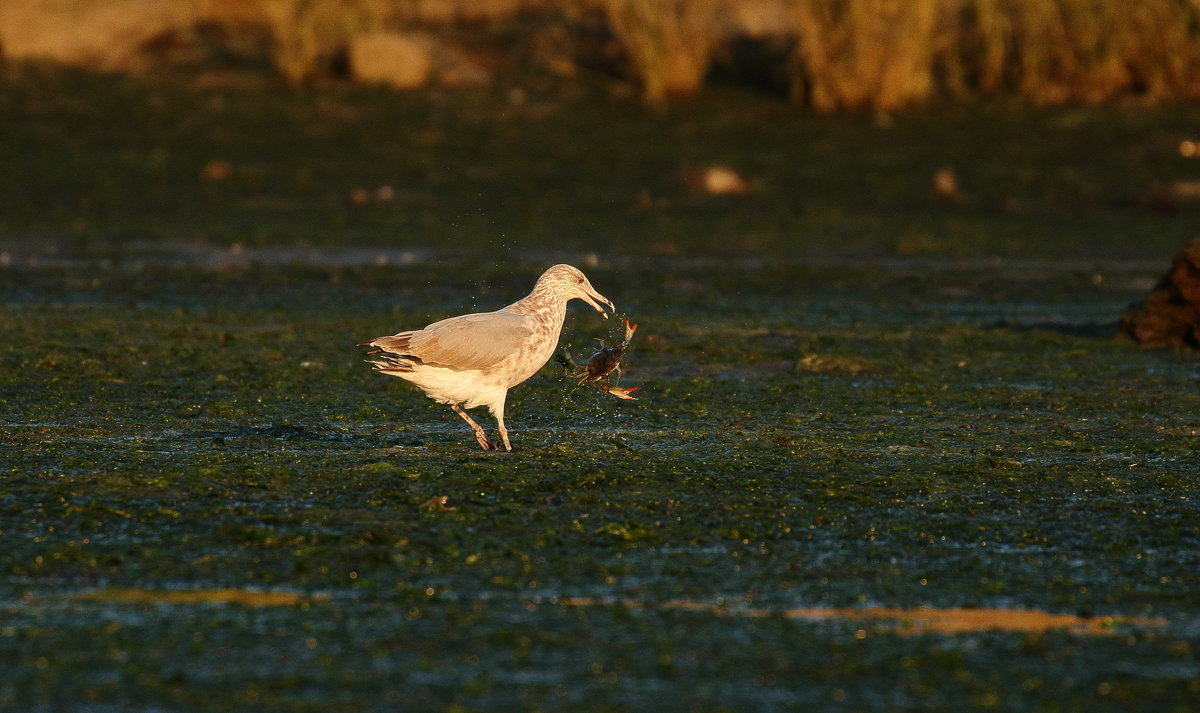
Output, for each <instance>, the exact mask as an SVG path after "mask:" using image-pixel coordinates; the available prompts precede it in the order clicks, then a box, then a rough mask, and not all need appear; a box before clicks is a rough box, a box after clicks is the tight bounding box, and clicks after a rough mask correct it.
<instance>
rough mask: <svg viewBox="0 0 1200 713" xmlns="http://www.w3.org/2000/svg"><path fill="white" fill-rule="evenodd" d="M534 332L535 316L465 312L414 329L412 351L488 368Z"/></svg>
mask: <svg viewBox="0 0 1200 713" xmlns="http://www.w3.org/2000/svg"><path fill="white" fill-rule="evenodd" d="M531 336H533V318H532V317H529V316H528V315H524V314H514V313H512V312H504V311H500V312H483V313H480V314H464V315H462V316H461V317H451V318H449V319H443V320H442V321H440V322H434V323H433V324H431V325H429V326H428V327H426V328H424V329H422V330H419V331H416V332H413V333H412V336H411V337H410V338H409V343H408V349H407V350H406V351H407V353H408V354H412V355H413V356H415V357H417V358H418V359H420V360H421V361H423V362H425V363H426V364H438V365H440V366H448V367H451V368H454V369H485V368H487V367H489V366H493V365H495V364H496V363H498V362H499V361H501V360H502V359H504V358H505V357H508V356H511V355H512V354H514V353H515V352H516V351H517V350H518V349H520V348H521V346H522V345H523V344H525V343H526V342H527V341H528V340H529V338H530V337H531Z"/></svg>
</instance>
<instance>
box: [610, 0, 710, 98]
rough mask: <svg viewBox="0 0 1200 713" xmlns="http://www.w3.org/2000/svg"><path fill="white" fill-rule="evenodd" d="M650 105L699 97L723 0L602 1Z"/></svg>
mask: <svg viewBox="0 0 1200 713" xmlns="http://www.w3.org/2000/svg"><path fill="white" fill-rule="evenodd" d="M602 6H603V9H604V12H605V16H606V17H607V19H608V23H609V26H610V27H611V29H612V31H613V34H615V35H616V36H617V38H618V39H619V40H620V41H621V43H622V44H623V45H624V46H625V50H626V52H628V54H629V59H630V63H631V65H632V67H633V71H634V72H635V73H636V74H637V76H638V79H639V80H640V81H641V83H642V93H643V96H644V98H645V99H646V101H647V102H648V103H650V104H663V103H665V102H666V101H667V100H668V99H669V98H670V97H673V96H686V95H689V94H695V93H696V92H697V91H699V90H700V87H701V86H702V85H703V84H704V76H705V74H706V73H707V72H708V67H709V62H710V59H711V53H712V49H713V47H714V45H715V44H716V42H717V37H718V33H717V28H716V23H715V19H716V14H717V11H718V9H719V3H718V0H603V4H602Z"/></svg>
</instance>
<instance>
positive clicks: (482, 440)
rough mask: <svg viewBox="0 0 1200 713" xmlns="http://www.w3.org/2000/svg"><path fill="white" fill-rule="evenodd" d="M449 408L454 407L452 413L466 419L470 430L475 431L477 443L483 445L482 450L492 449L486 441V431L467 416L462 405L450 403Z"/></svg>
mask: <svg viewBox="0 0 1200 713" xmlns="http://www.w3.org/2000/svg"><path fill="white" fill-rule="evenodd" d="M450 408H452V409H454V413H456V414H458V415H459V416H462V419H463V420H464V421H466V422H467V425H468V426H470V427H471V430H472V431H474V432H475V440H477V441H479V445H481V446H483V450H485V451H490V450H491V449H492V444H491V443H489V442H488V437H487V433H486V432H485V431H484V430H483V426H480V425H479V424H478V423H475V419H473V418H471V417H470V416H468V415H467V412H466V411H463V410H462V407H461V406H459V405H458V404H450ZM505 442H506V443H507V442H508V439H507V438H506V439H505ZM510 450H511V449H510Z"/></svg>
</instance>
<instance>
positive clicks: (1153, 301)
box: [1120, 237, 1200, 349]
mask: <svg viewBox="0 0 1200 713" xmlns="http://www.w3.org/2000/svg"><path fill="white" fill-rule="evenodd" d="M1120 329H1121V333H1122V334H1125V335H1128V336H1129V337H1130V338H1132V339H1133V340H1134V341H1135V342H1137V343H1139V344H1141V345H1142V346H1146V347H1175V348H1178V347H1188V348H1191V349H1200V237H1196V238H1193V239H1192V241H1191V242H1189V243H1188V244H1187V245H1186V246H1184V248H1183V250H1180V251H1179V254H1178V255H1176V256H1175V259H1174V260H1172V261H1171V269H1170V270H1169V271H1168V272H1167V274H1166V275H1164V276H1163V278H1162V279H1161V280H1159V281H1158V284H1157V285H1155V286H1154V289H1153V290H1151V291H1150V294H1149V295H1147V296H1146V299H1144V300H1142V301H1141V302H1137V303H1135V304H1133V305H1130V307H1129V309H1128V310H1127V311H1126V312H1125V315H1124V316H1123V317H1122V318H1121V327H1120Z"/></svg>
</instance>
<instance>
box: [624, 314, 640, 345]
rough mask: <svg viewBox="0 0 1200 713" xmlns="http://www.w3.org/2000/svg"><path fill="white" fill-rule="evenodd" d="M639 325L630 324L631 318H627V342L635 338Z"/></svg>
mask: <svg viewBox="0 0 1200 713" xmlns="http://www.w3.org/2000/svg"><path fill="white" fill-rule="evenodd" d="M637 327H638V326H637V325H636V324H635V325H633V326H630V324H629V320H625V343H626V344H628V343H629V340H630V339H633V333H634V332H636V331H637Z"/></svg>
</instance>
